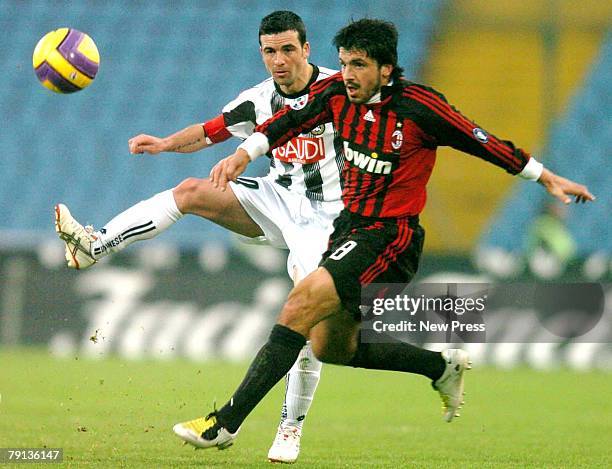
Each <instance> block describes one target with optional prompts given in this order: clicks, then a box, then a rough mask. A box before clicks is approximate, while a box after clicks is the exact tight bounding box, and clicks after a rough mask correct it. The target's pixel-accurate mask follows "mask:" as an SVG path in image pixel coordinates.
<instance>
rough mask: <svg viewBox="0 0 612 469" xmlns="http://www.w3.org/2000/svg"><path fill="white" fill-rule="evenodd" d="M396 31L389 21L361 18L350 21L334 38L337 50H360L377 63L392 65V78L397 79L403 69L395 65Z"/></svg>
mask: <svg viewBox="0 0 612 469" xmlns="http://www.w3.org/2000/svg"><path fill="white" fill-rule="evenodd" d="M397 37H398V34H397V29H396V28H395V25H394V24H393V23H391V22H389V21H382V20H376V19H370V18H363V19H361V20H358V21H352V22H351V23H349V24H348V25H347V26H345V27H344V28H342V29H341V30H340V31H338V33H337V34H336V36H335V37H334V46H336V49H337V50H340V48H341V47H342V48H343V49H346V50H361V51H364V52H365V53H367V54H368V57H371V58H373V59H374V60H376V62H378V65H379V66H380V65H393V72H392V73H391V76H392V77H393V78H399V77H400V76H401V75H402V73H403V71H404V70H403V69H402V68H401V67H399V66H398V65H397Z"/></svg>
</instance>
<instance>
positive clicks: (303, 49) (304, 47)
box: [302, 41, 310, 58]
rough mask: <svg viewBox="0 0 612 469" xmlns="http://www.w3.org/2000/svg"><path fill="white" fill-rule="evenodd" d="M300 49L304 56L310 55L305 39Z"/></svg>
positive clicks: (308, 43) (308, 45) (308, 44)
mask: <svg viewBox="0 0 612 469" xmlns="http://www.w3.org/2000/svg"><path fill="white" fill-rule="evenodd" d="M302 51H303V52H304V56H305V57H306V58H308V57H310V42H308V41H306V42H305V43H304V45H303V46H302Z"/></svg>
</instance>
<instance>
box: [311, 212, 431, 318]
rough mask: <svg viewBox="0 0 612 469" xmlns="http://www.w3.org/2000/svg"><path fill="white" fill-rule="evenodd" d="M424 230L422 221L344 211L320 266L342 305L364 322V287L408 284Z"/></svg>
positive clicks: (416, 218)
mask: <svg viewBox="0 0 612 469" xmlns="http://www.w3.org/2000/svg"><path fill="white" fill-rule="evenodd" d="M424 239H425V230H424V229H423V228H422V227H421V226H420V225H419V218H418V217H416V216H414V217H404V218H370V217H363V216H361V215H357V214H354V213H351V212H349V211H348V210H346V209H345V210H343V211H342V212H340V215H339V216H338V218H336V220H335V221H334V232H333V233H332V235H331V236H330V238H329V246H328V249H327V251H325V253H324V254H323V257H322V259H321V262H320V263H319V265H320V266H322V267H325V269H327V271H329V273H330V274H331V276H332V278H333V279H334V284H335V286H336V291H337V292H338V295H339V296H340V300H341V301H342V305H343V306H344V307H345V308H346V309H347V310H348V311H349V312H350V313H351V314H352V315H353V317H354V318H355V319H357V320H359V319H360V318H361V315H360V312H359V305H360V304H361V287H362V286H364V285H368V284H370V283H408V282H410V281H411V280H412V278H413V277H414V275H415V274H416V271H417V268H418V266H419V259H420V257H421V252H422V250H423V241H424Z"/></svg>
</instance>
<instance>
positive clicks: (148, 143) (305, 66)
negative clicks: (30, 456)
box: [55, 11, 344, 462]
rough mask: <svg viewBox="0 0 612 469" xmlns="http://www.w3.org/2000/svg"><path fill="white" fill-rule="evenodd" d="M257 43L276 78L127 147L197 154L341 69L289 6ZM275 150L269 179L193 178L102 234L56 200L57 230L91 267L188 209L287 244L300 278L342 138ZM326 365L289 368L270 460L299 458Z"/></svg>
mask: <svg viewBox="0 0 612 469" xmlns="http://www.w3.org/2000/svg"><path fill="white" fill-rule="evenodd" d="M259 42H260V46H261V54H262V59H263V62H264V64H265V65H266V68H267V69H268V71H269V72H270V74H271V77H270V78H269V79H267V80H265V81H263V82H262V83H260V84H258V85H256V86H254V87H252V88H250V89H248V90H246V91H243V92H242V93H240V94H239V95H238V97H237V98H236V99H234V100H233V101H231V102H230V103H229V104H227V105H226V106H225V107H224V108H223V110H222V113H221V114H220V115H218V116H217V117H215V118H213V119H210V120H208V121H207V122H205V123H203V124H194V125H192V126H189V127H187V128H185V129H183V130H181V131H179V132H177V133H175V134H173V135H170V136H169V137H166V138H158V137H154V136H151V135H144V134H141V135H138V136H136V137H134V138H132V139H131V140H130V141H129V148H130V152H131V153H134V154H140V153H149V154H157V153H160V152H179V153H191V152H195V151H198V150H201V149H204V148H206V147H209V146H211V145H214V144H215V143H218V142H221V141H223V140H226V139H228V138H230V137H231V136H235V137H238V138H241V139H245V138H247V137H248V136H249V135H251V134H252V132H253V129H254V127H255V126H256V125H257V124H261V123H263V122H264V121H266V120H267V119H268V118H269V117H271V116H272V115H273V114H274V113H275V112H277V111H278V110H280V109H282V108H283V107H284V106H291V107H293V108H300V107H302V106H304V105H305V104H306V102H307V100H308V91H309V87H310V85H311V84H312V83H314V82H316V81H318V80H321V79H323V78H327V77H328V76H330V75H332V74H334V73H335V71H334V70H330V69H327V68H323V67H317V66H316V65H313V64H310V63H309V62H308V56H309V53H310V46H309V44H308V42H307V41H306V32H305V27H304V24H303V22H302V20H301V18H300V17H299V16H297V15H296V14H294V13H292V12H287V11H277V12H274V13H272V14H270V15H268V16H266V17H265V18H264V19H263V20H262V22H261V25H260V30H259ZM269 157H270V171H269V174H268V175H267V176H265V177H262V178H241V179H240V180H239V181H238V183H236V184H234V183H232V184H231V185H230V190H228V191H221V190H219V189H216V188H214V187H213V186H212V185H211V183H210V182H209V180H208V179H197V178H188V179H186V180H185V181H183V182H181V183H180V184H179V185H178V186H176V187H175V188H174V189H171V190H167V191H164V192H161V193H159V194H156V195H155V196H153V197H152V198H150V199H147V200H144V201H141V202H140V203H138V204H136V205H134V206H132V207H130V208H129V209H127V210H126V211H124V212H122V213H120V214H119V215H117V216H116V217H115V218H113V219H112V220H111V221H109V222H108V223H106V224H105V225H104V226H103V228H101V229H100V230H98V231H95V230H93V229H92V228H90V227H83V226H82V225H80V224H79V223H78V222H77V221H76V220H75V219H74V218H73V217H72V216H71V214H70V212H69V210H68V209H67V207H66V206H65V205H62V204H58V205H57V206H56V207H55V217H56V230H57V231H58V233H59V235H60V237H61V238H62V239H63V240H64V241H65V242H66V259H67V261H68V265H69V267H73V268H77V269H83V268H86V267H89V266H90V265H93V264H94V263H95V262H96V261H97V260H98V259H100V258H101V257H104V256H107V255H109V254H113V253H116V252H119V251H121V250H123V249H125V248H126V247H127V246H129V245H130V244H132V243H133V242H135V241H140V240H146V239H150V238H153V237H155V236H157V235H159V234H160V233H161V232H162V231H164V230H166V229H167V228H168V227H170V226H172V225H173V224H174V223H175V222H176V221H178V220H179V219H180V218H181V217H182V216H183V215H184V214H194V215H198V216H201V217H203V218H206V219H208V220H211V221H213V222H215V223H217V224H219V225H221V226H224V227H226V228H228V229H230V230H232V231H234V232H236V233H238V234H239V235H242V236H243V237H244V238H245V239H251V240H255V241H256V242H266V243H268V244H270V245H272V246H275V247H279V248H285V249H289V259H288V265H287V267H288V271H289V274H290V276H291V277H292V278H293V280H294V281H296V282H297V281H299V280H300V279H301V278H303V277H304V276H306V275H307V274H308V273H310V272H311V271H313V270H315V269H316V268H317V266H318V262H319V260H320V258H321V254H322V253H323V252H324V251H325V249H326V248H327V241H328V237H329V234H330V233H331V231H332V222H333V220H334V219H335V218H336V216H337V214H338V213H339V211H340V210H341V209H342V201H341V192H342V189H341V184H340V174H341V171H342V168H343V165H344V157H343V154H342V147H341V142H340V141H339V140H338V139H337V136H336V135H335V133H334V128H333V126H332V124H331V123H328V124H325V125H322V126H320V127H317V128H315V129H314V130H313V131H312V132H310V133H308V134H305V135H300V136H298V137H297V138H295V139H294V140H292V141H290V142H289V143H287V144H286V145H285V146H284V147H281V148H279V149H278V150H275V151H274V154H271V155H269ZM320 369H321V363H320V362H319V361H318V360H317V359H316V358H315V357H314V355H313V354H312V351H311V350H310V347H309V345H307V346H306V347H304V349H303V350H302V352H301V353H300V355H299V357H298V359H297V361H296V362H295V365H294V367H293V368H292V369H291V371H290V372H289V374H288V375H287V390H286V395H285V402H284V404H283V411H282V417H281V423H280V425H279V427H278V431H277V435H276V438H275V441H274V443H273V445H272V447H271V448H270V452H269V454H268V458H269V459H270V460H272V461H281V462H294V461H295V460H296V459H297V457H298V454H299V443H300V438H301V429H302V423H303V420H304V417H305V416H306V413H307V412H308V409H309V407H310V404H311V402H312V398H313V395H314V392H315V390H316V387H317V385H318V382H319V376H320ZM203 404H204V403H203ZM198 430H199V429H195V428H194V429H182V430H181V431H184V432H186V434H183V435H181V434H179V436H181V437H182V438H187V439H188V438H190V437H194V438H197V437H199V433H201V432H202V431H203V430H202V431H198ZM175 431H176V429H175ZM177 433H178V432H177Z"/></svg>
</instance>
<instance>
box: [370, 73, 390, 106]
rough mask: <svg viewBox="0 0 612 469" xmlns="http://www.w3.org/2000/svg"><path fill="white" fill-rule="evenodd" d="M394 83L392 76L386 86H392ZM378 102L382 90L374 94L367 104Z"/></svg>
mask: <svg viewBox="0 0 612 469" xmlns="http://www.w3.org/2000/svg"><path fill="white" fill-rule="evenodd" d="M392 84H393V78H391V80H389V83H387V84H386V85H385V86H391V85H392ZM376 103H380V91H379V92H378V93H376V94H375V95H374V96H372V97H371V98H370V99H369V100H368V102H367V103H366V104H376Z"/></svg>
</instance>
